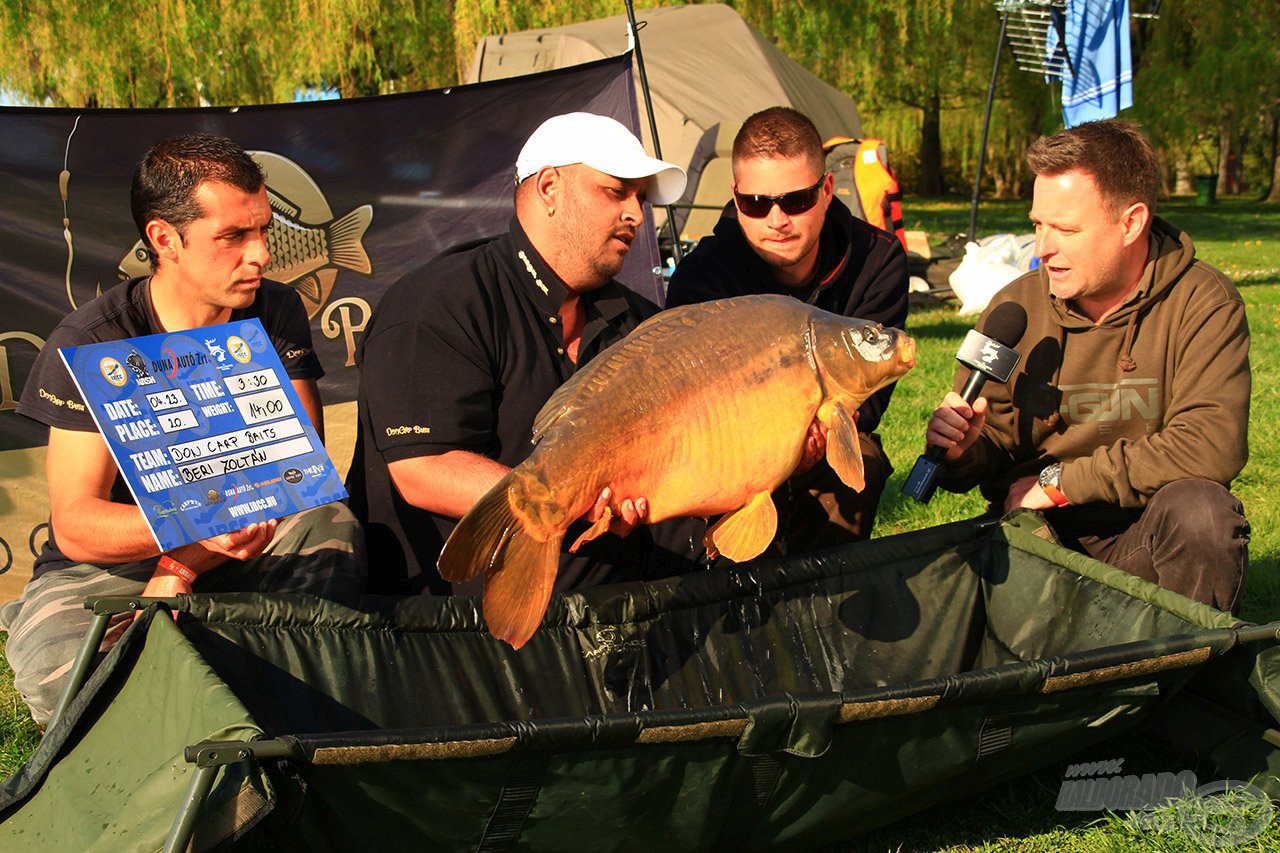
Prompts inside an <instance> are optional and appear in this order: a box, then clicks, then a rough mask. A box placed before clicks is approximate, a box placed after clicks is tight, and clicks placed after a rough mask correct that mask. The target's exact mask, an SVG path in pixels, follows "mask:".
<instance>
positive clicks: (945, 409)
mask: <svg viewBox="0 0 1280 853" xmlns="http://www.w3.org/2000/svg"><path fill="white" fill-rule="evenodd" d="M986 422H987V398H986V397H979V398H978V399H977V400H975V401H974V402H973V405H972V406H970V405H969V404H968V403H966V402H965V401H964V398H963V397H961V396H960V395H959V394H957V393H956V392H955V391H948V392H947V396H945V397H943V398H942V405H941V406H939V407H938V408H936V409H934V410H933V417H931V418H929V426H928V428H927V429H926V430H925V434H924V438H925V441H926V442H927V443H928V444H930V445H931V446H933V447H941V448H943V449H945V450H946V451H947V452H946V455H945V456H944V457H943V458H944V459H945V460H946V461H948V462H954V461H955V460H957V459H959V458H960V457H961V456H963V455H964V452H965V451H966V450H968V449H969V448H970V447H972V446H973V443H974V442H975V441H977V440H978V436H979V435H980V434H981V433H982V427H983V425H984V424H985V423H986Z"/></svg>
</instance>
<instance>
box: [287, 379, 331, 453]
mask: <svg viewBox="0 0 1280 853" xmlns="http://www.w3.org/2000/svg"><path fill="white" fill-rule="evenodd" d="M291 381H292V382H293V390H295V391H297V392H298V399H299V400H301V401H302V408H304V409H306V411H307V417H309V418H311V423H312V424H314V425H315V428H316V434H317V435H319V436H320V443H321V444H324V406H323V404H321V402H320V387H319V386H318V385H316V381H315V380H314V379H294V380H291Z"/></svg>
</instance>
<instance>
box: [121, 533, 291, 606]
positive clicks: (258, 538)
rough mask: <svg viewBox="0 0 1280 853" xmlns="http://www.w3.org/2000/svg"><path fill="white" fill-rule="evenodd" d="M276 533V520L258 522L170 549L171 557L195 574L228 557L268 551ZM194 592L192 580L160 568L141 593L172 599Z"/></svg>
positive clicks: (247, 556)
mask: <svg viewBox="0 0 1280 853" xmlns="http://www.w3.org/2000/svg"><path fill="white" fill-rule="evenodd" d="M275 535H276V519H274V518H273V519H271V520H270V521H255V522H254V523H253V524H250V525H249V526H248V527H244V528H241V529H240V530H233V531H231V532H230V533H222V534H220V535H218V536H211V537H209V538H208V539H202V540H200V541H199V542H193V543H191V544H190V545H183V546H182V547H181V548H175V549H173V551H171V552H169V556H170V557H172V558H173V559H174V560H176V561H177V562H179V563H181V564H182V565H184V566H186V567H187V568H188V569H190V570H191V571H192V572H193V573H194V574H195V575H196V577H199V576H200V575H202V574H204V573H205V572H207V571H209V570H210V569H215V568H217V567H218V566H220V565H222V564H223V563H225V562H226V561H227V560H252V559H253V558H254V557H257V556H259V555H260V554H261V553H262V552H263V551H265V550H266V548H267V546H268V545H270V544H271V540H272V538H273V537H274V536H275ZM189 592H191V581H189V580H187V579H186V578H182V577H179V576H178V575H175V574H173V573H171V572H167V571H164V570H163V569H160V568H157V569H156V572H155V574H154V575H152V576H151V580H149V581H147V585H146V587H145V588H144V589H143V590H142V594H143V595H145V596H147V597H148V598H172V597H173V596H175V595H186V594H187V593H189Z"/></svg>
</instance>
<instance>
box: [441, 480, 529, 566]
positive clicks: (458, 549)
mask: <svg viewBox="0 0 1280 853" xmlns="http://www.w3.org/2000/svg"><path fill="white" fill-rule="evenodd" d="M510 482H511V475H510V474H508V475H507V476H505V477H503V478H502V479H501V480H499V481H498V483H497V485H495V486H494V487H493V488H492V489H490V490H489V491H488V492H486V493H485V495H484V497H482V498H480V500H479V501H478V502H477V503H476V505H475V506H473V507H472V508H471V509H470V510H469V511H468V512H467V514H466V515H464V516H463V517H462V520H461V521H459V522H458V524H457V526H455V527H454V528H453V532H452V533H450V534H449V539H448V541H447V542H445V543H444V549H443V550H441V552H440V558H439V559H438V560H437V561H436V568H437V569H439V570H440V577H442V578H444V579H445V580H447V581H449V582H450V583H461V582H462V581H469V580H471V579H472V578H473V577H475V576H476V575H478V574H479V573H480V571H481V570H482V569H485V570H488V569H489V568H491V567H493V566H495V565H497V564H499V563H501V561H502V555H503V552H504V551H505V550H506V547H507V543H508V542H509V541H510V540H511V537H512V536H513V535H515V531H516V530H518V529H519V528H520V526H521V524H520V519H518V518H516V516H515V513H513V512H512V511H511V504H510V502H509V501H508V500H507V488H508V486H509V485H510Z"/></svg>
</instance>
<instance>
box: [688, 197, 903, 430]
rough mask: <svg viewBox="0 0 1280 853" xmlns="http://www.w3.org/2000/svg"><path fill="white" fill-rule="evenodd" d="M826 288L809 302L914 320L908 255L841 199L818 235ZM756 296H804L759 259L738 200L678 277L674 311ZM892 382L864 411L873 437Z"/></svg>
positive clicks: (862, 423)
mask: <svg viewBox="0 0 1280 853" xmlns="http://www.w3.org/2000/svg"><path fill="white" fill-rule="evenodd" d="M815 281H817V282H819V284H818V286H817V287H816V288H815V289H813V291H812V293H810V294H809V296H808V300H807V301H808V302H810V303H812V304H814V305H816V306H818V307H819V308H822V309H824V310H826V311H831V312H832V313H835V314H842V315H844V316H846V317H859V318H861V319H864V320H874V321H876V322H878V323H883V324H884V325H886V326H893V327H895V328H898V329H904V328H905V327H906V323H907V253H906V252H904V251H903V249H902V244H901V243H899V242H898V240H897V238H896V237H894V236H893V235H892V234H890V233H889V232H887V231H883V230H881V229H879V228H876V227H875V226H874V225H869V224H867V223H866V222H863V221H862V220H861V219H857V218H856V217H854V215H853V214H852V213H850V212H849V208H847V207H845V206H844V204H843V203H842V202H841V201H840V200H839V199H834V198H833V199H832V200H831V205H830V206H829V207H828V208H827V216H826V220H825V221H824V222H823V223H822V232H821V234H820V235H819V237H818V266H817V275H816V277H815ZM752 293H781V294H785V295H789V296H790V295H796V290H795V289H794V288H788V287H787V286H786V285H783V284H779V283H778V281H777V280H776V279H775V278H774V277H773V270H772V269H771V268H770V267H769V265H768V264H767V263H765V261H764V260H763V259H762V258H761V257H760V256H759V255H757V254H756V252H755V250H754V249H752V248H751V245H750V244H749V243H748V242H747V238H746V236H745V235H743V233H742V227H741V226H740V225H739V224H738V211H737V208H735V207H734V205H733V202H732V201H730V202H729V203H728V204H727V205H725V209H724V213H723V214H722V215H721V216H720V221H719V222H718V223H717V224H716V228H715V233H714V234H713V235H711V236H708V237H704V238H703V239H702V240H701V241H700V242H699V243H698V245H697V248H695V249H694V250H693V251H692V252H690V253H689V254H688V255H687V256H686V257H685V259H684V260H683V261H681V263H680V266H679V267H677V268H676V271H675V274H674V275H672V277H671V286H670V288H669V289H668V290H667V305H666V307H668V308H674V307H676V306H677V305H690V304H693V303H697V302H709V301H711V300H713V299H725V298H727V297H730V296H744V295H747V294H752ZM892 394H893V386H892V385H890V386H889V387H888V388H885V389H883V390H881V391H879V392H877V393H876V394H875V395H874V396H873V397H871V398H869V399H868V400H867V401H866V402H865V403H863V404H862V407H861V408H860V409H859V410H858V412H859V414H858V429H859V430H860V431H862V432H873V431H874V430H875V429H876V427H877V426H878V425H879V424H880V417H881V416H882V415H883V414H884V411H885V409H887V408H888V407H889V398H890V396H891V395H892Z"/></svg>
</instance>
